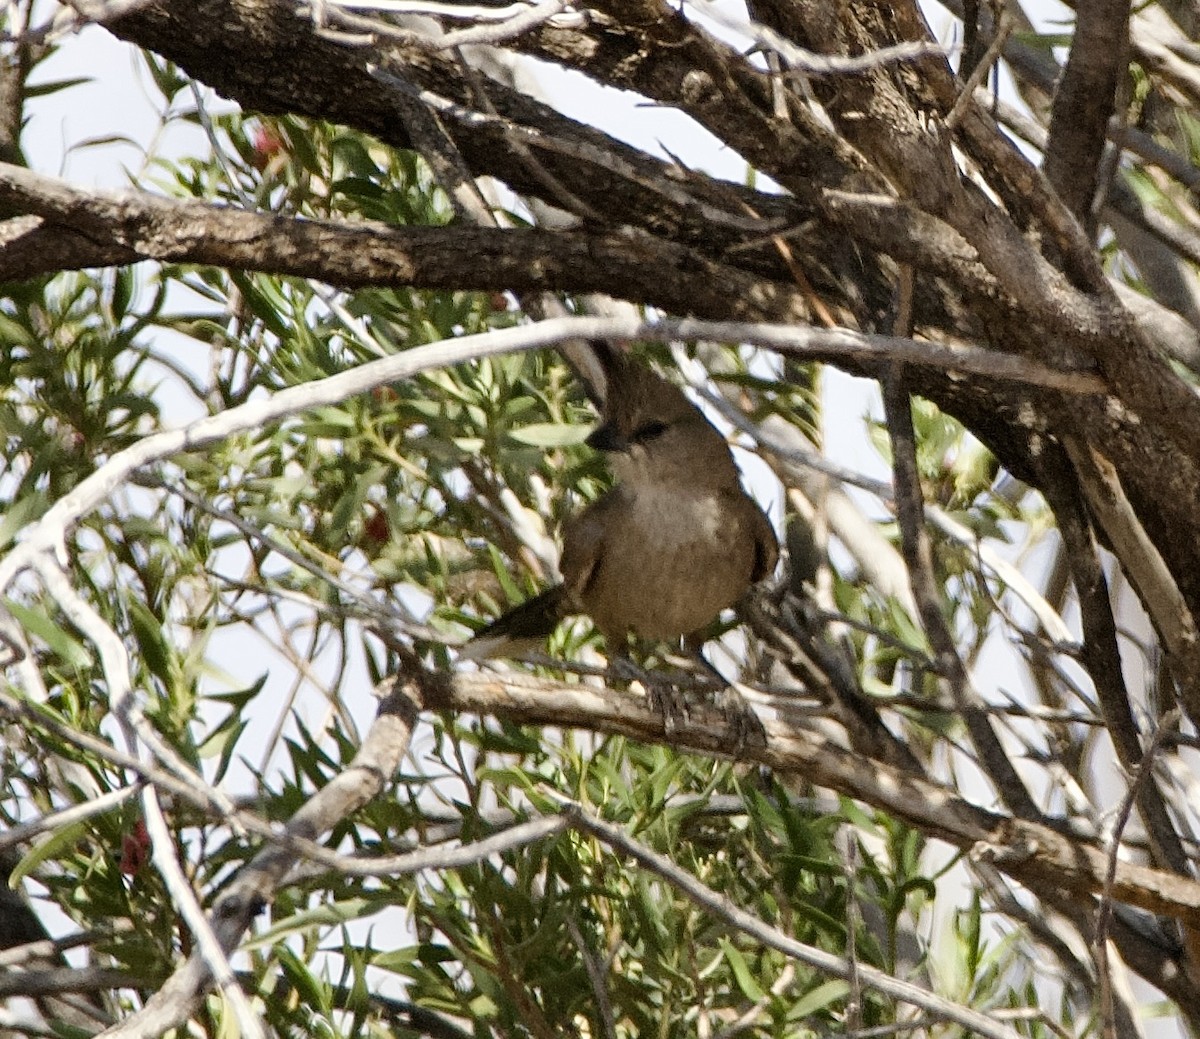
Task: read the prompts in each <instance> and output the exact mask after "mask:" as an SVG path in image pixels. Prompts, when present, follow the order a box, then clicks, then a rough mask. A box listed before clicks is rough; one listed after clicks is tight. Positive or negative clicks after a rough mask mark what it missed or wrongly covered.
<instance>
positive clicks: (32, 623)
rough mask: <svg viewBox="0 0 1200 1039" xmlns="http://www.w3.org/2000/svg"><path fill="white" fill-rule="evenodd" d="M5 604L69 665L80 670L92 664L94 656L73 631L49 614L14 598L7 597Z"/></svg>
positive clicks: (20, 621) (19, 621)
mask: <svg viewBox="0 0 1200 1039" xmlns="http://www.w3.org/2000/svg"><path fill="white" fill-rule="evenodd" d="M4 605H5V606H6V607H7V608H8V612H9V613H11V614H12V615H13V617H14V618H15V619H16V622H17V623H18V624H19V625H21V627H22V628H24V629H25V630H26V631H27V632H29V633H30V634H31V635H34V636H35V637H36V638H39V639H41V640H42V642H44V643H45V644H46V646H47V647H48V648H49V649H50V651H51V652H52V653H54V654H55V655H57V656H59V657H61V658H62V659H63V661H64V663H66V664H67V665H68V666H70V667H73V668H76V669H78V670H80V671H85V670H87V669H88V668H90V667H91V666H92V664H93V662H94V657H93V656H92V654H91V652H90V651H89V650H88V648H87V646H86V645H85V644H84V643H83V642H82V641H81V640H80V639H78V638H76V636H75V635H74V633H73V632H71V631H69V630H68V629H67V628H64V627H62V626H61V625H59V624H58V623H56V622H55V621H54V620H53V619H52V618H51V617H49V616H48V615H47V614H44V613H40V612H38V611H37V610H35V609H32V608H31V607H28V606H23V605H22V604H21V603H19V602H14V601H13V600H12V599H5V600H4Z"/></svg>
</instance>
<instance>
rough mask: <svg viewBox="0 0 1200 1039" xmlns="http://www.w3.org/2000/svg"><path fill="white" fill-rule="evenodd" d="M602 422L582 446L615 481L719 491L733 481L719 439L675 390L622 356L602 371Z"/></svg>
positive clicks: (729, 458) (725, 450) (726, 450)
mask: <svg viewBox="0 0 1200 1039" xmlns="http://www.w3.org/2000/svg"><path fill="white" fill-rule="evenodd" d="M602 418H603V421H602V422H601V424H600V425H599V426H597V427H596V429H594V430H593V431H592V433H591V435H590V436H589V437H588V438H587V444H588V446H590V447H593V448H595V449H596V450H598V451H604V452H605V453H606V454H607V455H608V457H609V464H610V466H611V468H612V471H613V475H614V476H615V477H616V479H617V480H618V481H625V482H630V483H639V482H643V481H644V482H648V483H656V484H664V483H692V484H701V485H704V486H714V485H715V486H723V485H727V484H728V483H729V482H730V481H731V480H732V481H735V482H736V480H737V469H736V467H735V466H734V463H733V456H732V455H731V454H730V452H729V446H728V445H727V444H726V443H725V438H724V437H722V436H721V434H720V433H719V432H718V431H717V430H716V428H715V427H714V426H713V425H712V423H711V422H709V421H708V419H706V418H705V417H704V415H703V413H702V412H701V411H700V409H699V408H697V407H696V406H695V405H694V404H693V403H692V402H691V401H689V400H688V399H687V397H686V396H684V394H683V392H682V391H681V390H680V389H679V388H678V387H677V386H674V385H672V384H671V383H669V382H667V381H666V380H665V379H663V378H660V377H659V376H658V375H656V374H655V373H654V372H652V371H651V370H650V369H649V368H647V367H645V366H643V365H641V364H638V363H637V362H635V361H632V360H629V359H627V358H624V357H622V358H621V359H620V362H619V363H618V364H615V365H613V366H611V367H610V369H609V371H608V386H607V393H606V400H605V408H604V414H603V416H602Z"/></svg>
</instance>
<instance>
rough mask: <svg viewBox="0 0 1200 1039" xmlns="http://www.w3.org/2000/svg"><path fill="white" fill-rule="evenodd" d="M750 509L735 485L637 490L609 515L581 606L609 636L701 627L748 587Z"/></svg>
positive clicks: (673, 634)
mask: <svg viewBox="0 0 1200 1039" xmlns="http://www.w3.org/2000/svg"><path fill="white" fill-rule="evenodd" d="M753 509H757V506H756V505H755V504H754V503H753V502H752V501H751V500H750V499H749V498H748V497H746V495H745V494H744V493H743V492H742V490H741V488H740V487H739V488H736V489H713V490H697V489H694V488H683V489H680V488H678V487H652V488H647V489H645V490H639V491H638V492H637V493H636V494H634V495H632V496H631V498H630V500H629V501H628V503H627V506H626V507H625V508H623V509H621V510H620V511H619V512H618V513H616V514H615V515H614V516H613V517H612V522H611V526H610V528H609V529H608V530H607V531H606V533H605V538H604V542H605V544H604V549H603V551H602V553H601V554H600V557H599V559H598V561H597V565H596V567H595V569H594V570H593V572H592V574H591V577H590V580H589V581H588V583H587V585H586V587H585V588H584V589H583V590H582V593H581V596H580V598H581V600H582V606H583V607H584V609H585V611H586V612H587V613H588V614H589V615H590V616H591V617H592V619H593V621H595V623H596V626H597V627H598V628H599V629H600V630H601V632H603V633H604V634H605V635H606V636H607V637H609V638H612V637H614V636H615V637H623V636H624V635H625V633H627V632H633V633H634V634H636V635H638V636H640V637H642V638H648V639H673V638H677V637H679V636H681V635H687V634H690V633H692V632H694V631H697V630H699V629H700V628H703V627H705V626H706V625H708V624H709V623H710V622H711V621H712V620H713V619H714V618H715V617H716V616H717V614H719V613H720V611H721V610H723V609H725V608H726V607H727V606H731V605H733V604H734V603H735V602H736V601H737V600H738V599H740V598H741V596H742V595H743V594H744V593H745V591H746V589H747V588H748V587H749V585H750V581H751V574H752V572H753V569H754V558H755V556H754V553H755V542H754V535H753V529H752V526H751V523H750V516H751V513H750V512H749V511H748V510H753Z"/></svg>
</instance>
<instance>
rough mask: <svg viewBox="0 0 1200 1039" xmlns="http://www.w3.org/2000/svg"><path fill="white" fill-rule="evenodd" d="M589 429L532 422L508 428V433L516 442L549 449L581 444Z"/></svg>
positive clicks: (554, 423) (561, 424)
mask: <svg viewBox="0 0 1200 1039" xmlns="http://www.w3.org/2000/svg"><path fill="white" fill-rule="evenodd" d="M590 431H591V430H590V428H589V427H587V426H571V425H566V424H565V423H561V422H534V423H532V424H531V425H528V426H521V427H520V428H518V429H510V430H509V431H508V435H509V436H510V437H512V438H513V440H516V441H517V442H518V443H521V444H528V445H529V446H530V447H541V448H547V449H550V448H556V447H575V446H576V445H578V444H582V443H583V442H584V441H585V440H586V439H587V437H588V433H589V432H590Z"/></svg>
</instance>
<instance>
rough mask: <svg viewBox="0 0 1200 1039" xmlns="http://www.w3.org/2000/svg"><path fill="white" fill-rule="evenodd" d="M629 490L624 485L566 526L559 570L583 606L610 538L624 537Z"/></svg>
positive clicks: (570, 594) (569, 593)
mask: <svg viewBox="0 0 1200 1039" xmlns="http://www.w3.org/2000/svg"><path fill="white" fill-rule="evenodd" d="M629 504H630V502H629V493H628V492H627V491H626V490H625V489H624V488H623V487H620V486H617V487H614V488H613V489H612V490H611V491H609V492H608V493H607V494H605V495H604V496H603V497H601V498H598V499H597V500H596V501H594V502H592V503H591V504H590V505H589V506H588V507H587V508H586V509H584V510H583V511H582V512H581V513H579V514H578V515H577V516H574V517H572V518H571V520H569V521H568V523H567V525H566V526H565V527H564V528H563V550H562V558H561V559H560V560H559V570H561V571H562V576H563V584H564V585H565V586H566V592H567V597H568V599H569V600H570V601H571V602H572V603H573V605H574V606H575V608H576V609H579V608H580V604H581V602H582V598H583V596H584V594H585V592H586V590H587V587H588V585H589V584H590V583H591V582H592V579H593V578H594V577H595V575H596V570H597V568H598V567H599V566H600V563H601V560H602V558H603V555H604V548H605V545H606V543H608V541H609V539H610V538H613V537H617V538H619V537H620V533H619V532H618V531H617V529H616V528H617V526H618V525H619V521H620V519H621V517H622V515H623V514H624V513H625V511H626V510H627V509H628V508H629Z"/></svg>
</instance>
